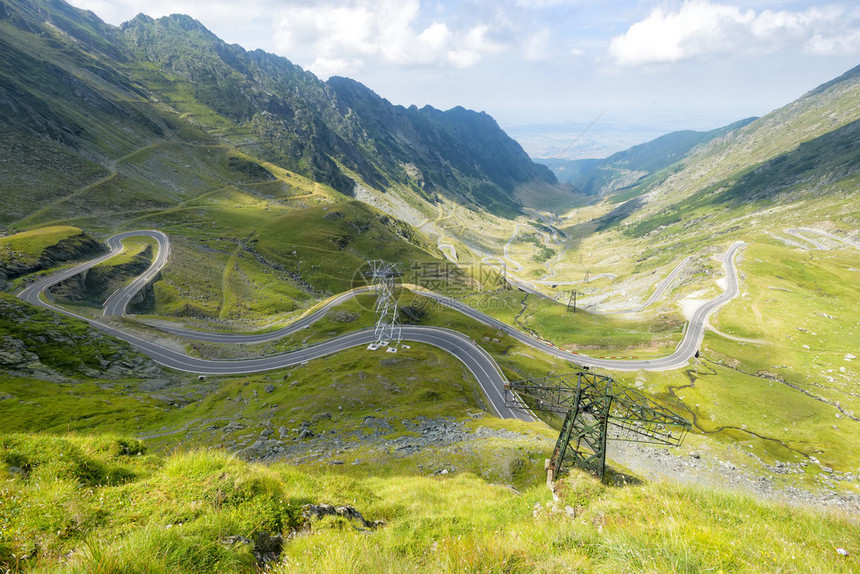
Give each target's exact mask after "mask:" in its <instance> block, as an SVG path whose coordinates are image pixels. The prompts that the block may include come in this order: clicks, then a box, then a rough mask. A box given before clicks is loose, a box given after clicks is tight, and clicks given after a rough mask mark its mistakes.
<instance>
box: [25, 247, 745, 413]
mask: <svg viewBox="0 0 860 574" xmlns="http://www.w3.org/2000/svg"><path fill="white" fill-rule="evenodd" d="M138 235H144V236H149V237H153V238H155V239H156V241H157V242H158V244H159V251H158V254H157V256H156V259H155V261H154V262H153V264H152V265H151V266H150V267H149V268H148V269H147V271H146V272H145V273H144V274H143V275H141V276H140V277H139V278H137V279H136V280H135V281H134V282H132V283H131V284H129V285H128V286H126V287H124V288H122V289H120V290H119V291H117V293H115V294H114V295H112V296H111V297H110V298H109V299H108V301H107V302H106V303H105V311H104V315H105V316H110V315H122V314H123V313H124V311H125V308H126V306H127V304H128V301H129V300H130V299H131V298H132V297H133V296H134V295H135V293H136V292H137V291H138V290H139V289H141V288H142V287H143V286H144V285H146V283H147V282H148V281H150V280H151V279H152V278H154V277H155V276H156V275H157V274H158V272H159V271H160V270H161V269H162V268H163V267H164V265H166V263H167V259H168V256H169V253H170V242H169V239H168V238H167V236H166V235H165V234H163V233H161V232H159V231H154V230H146V231H130V232H125V233H121V234H118V235H115V236H113V237H111V238H110V239H108V246H109V248H110V252H109V253H107V254H105V255H103V256H101V257H98V258H96V259H94V260H92V261H89V262H87V263H84V264H81V265H77V266H75V267H73V268H70V269H67V270H64V271H60V272H58V273H56V274H53V275H51V276H49V277H46V278H43V279H41V280H39V281H37V282H35V283H33V284H32V285H30V286H28V287H27V288H26V289H24V290H23V291H22V292H21V293H20V294H19V295H18V297H19V298H21V299H23V300H24V301H27V302H28V303H32V304H34V305H39V306H42V307H45V308H49V309H52V310H54V311H56V312H59V313H63V314H65V315H69V316H72V317H76V318H78V319H82V320H84V321H87V322H88V323H90V324H91V325H92V326H93V327H95V328H97V329H99V330H101V331H104V332H106V333H108V334H111V335H113V336H115V337H117V338H120V339H123V340H125V341H127V342H129V343H130V344H132V345H133V346H135V347H136V348H137V349H139V350H140V351H141V352H143V353H145V354H146V355H148V356H149V357H151V358H152V359H153V360H154V361H156V362H158V363H160V364H162V365H164V366H166V367H170V368H173V369H177V370H180V371H186V372H192V373H200V374H213V375H214V374H246V373H255V372H261V371H267V370H273V369H280V368H284V367H289V366H293V365H297V364H301V363H304V362H306V361H310V360H312V359H316V358H319V357H325V356H328V355H331V354H334V353H337V352H339V351H343V350H345V349H349V348H352V347H356V346H362V345H368V344H370V343H372V342H373V340H374V337H373V330H372V329H365V330H361V331H355V332H352V333H348V334H346V335H342V336H340V337H337V338H335V339H332V340H329V341H325V342H323V343H319V344H317V345H312V346H310V347H305V348H303V349H299V350H296V351H291V352H289V353H284V354H281V355H275V356H268V357H257V358H251V359H242V360H210V359H201V358H198V357H192V356H190V355H187V354H185V353H182V352H179V351H175V350H172V349H168V348H166V347H163V346H161V345H158V344H157V343H155V342H153V341H150V340H148V339H145V338H143V337H140V336H138V335H135V334H132V333H129V332H127V331H124V330H120V329H119V328H116V327H114V326H110V325H106V324H104V323H101V322H98V321H95V320H92V319H89V318H86V317H82V316H80V315H77V314H75V313H71V312H69V311H66V310H64V309H61V308H59V307H57V306H54V305H51V304H50V303H48V302H46V301H43V300H42V299H41V297H40V294H41V293H42V292H43V291H44V290H46V289H47V288H49V287H50V286H51V285H54V284H56V283H59V282H60V281H63V280H65V279H68V278H69V277H72V276H74V275H76V274H78V273H80V272H82V271H84V270H86V269H89V268H91V267H93V266H95V265H97V264H99V263H101V262H102V261H105V260H107V259H109V258H111V257H113V256H114V255H117V254H118V253H119V252H120V251H121V250H122V245H121V243H122V240H123V239H125V238H128V237H132V236H138ZM742 245H744V244H743V243H736V244H734V245H732V246H731V248H729V250H728V251H727V252H726V254H725V256H724V260H723V264H724V266H725V268H726V274H727V288H726V290H725V292H724V293H722V294H721V295H720V296H718V297H716V298H715V299H713V300H711V301H709V302H708V303H706V304H704V305H703V306H702V307H700V308H699V309H698V310H697V311H696V312H695V313H694V315H693V317H692V318H691V320H690V323H689V325H688V328H687V330H686V332H685V335H684V338H683V340H682V341H681V343H680V344H679V345H678V347H677V348H676V350H675V352H674V353H672V354H671V355H669V356H667V357H662V358H658V359H649V360H631V361H623V360H612V359H598V358H593V357H589V356H587V355H581V354H576V353H571V352H569V351H564V350H561V349H558V348H557V347H555V346H553V345H551V344H549V343H547V342H544V341H540V340H538V339H535V338H534V337H532V336H530V335H528V334H526V333H523V332H521V331H519V330H517V329H515V328H514V327H511V326H510V325H507V324H505V323H503V322H501V321H499V320H498V319H494V318H493V317H490V316H489V315H486V314H485V313H483V312H481V311H479V310H477V309H473V308H471V307H469V306H468V305H465V304H463V303H461V302H460V301H457V300H455V299H451V298H449V297H446V296H444V295H440V294H438V293H434V292H431V291H424V290H420V291H419V292H420V293H421V294H422V295H425V296H427V297H429V298H431V299H433V300H435V301H437V302H438V303H439V304H441V305H445V306H447V307H450V308H452V309H456V310H458V311H460V312H462V313H464V314H465V315H468V316H470V317H472V318H474V319H476V320H478V321H480V322H482V323H484V324H486V325H489V326H492V327H494V328H496V329H498V330H500V331H503V332H505V333H507V334H509V335H510V336H512V337H514V338H515V339H517V340H519V341H521V342H522V343H524V344H527V345H529V346H531V347H533V348H535V349H538V350H540V351H543V352H545V353H548V354H550V355H553V356H556V357H559V358H562V359H565V360H569V361H572V362H575V363H578V364H580V365H583V366H590V367H602V368H606V369H615V370H640V369H646V370H667V369H674V368H678V367H680V366H682V365H684V364H685V363H686V362H687V361H688V360H689V359H690V358H691V357H693V355H695V353H696V351H697V350H698V348H699V345H700V344H701V341H702V337H703V336H704V328H705V322H706V320H707V318H708V316H709V315H710V314H711V313H712V312H713V311H714V309H716V308H717V307H719V306H720V305H722V304H723V303H725V302H726V301H728V300H729V299H731V298H732V297H734V296H736V295H737V293H738V283H737V275H736V273H735V268H734V263H733V260H734V256H735V254H736V253H737V251H738V249H739V248H740V247H741V246H742ZM361 291H363V290H355V291H349V292H346V293H343V294H341V295H339V296H338V297H336V298H335V299H333V300H332V301H330V302H328V303H327V304H326V305H324V306H323V307H321V308H320V309H319V310H317V311H315V312H314V313H311V314H309V315H307V316H306V317H303V318H302V319H300V320H299V321H297V322H296V323H294V324H292V325H290V326H289V327H286V328H284V329H281V330H279V331H275V332H272V333H264V334H260V335H241V334H228V333H206V332H202V331H192V330H189V329H183V328H179V327H176V328H173V327H170V328H166V329H165V330H167V331H168V332H170V333H173V334H178V335H181V336H186V337H190V338H194V339H198V340H206V341H213V342H221V343H251V342H262V341H269V340H273V339H275V338H278V337H281V336H284V335H285V334H289V333H292V332H295V331H297V330H299V329H303V328H305V327H307V326H308V325H310V324H311V323H313V322H314V321H315V320H317V319H319V318H320V317H322V316H323V315H324V314H325V313H326V312H327V311H328V309H330V308H331V307H332V306H334V305H337V304H338V303H340V302H342V301H344V300H346V299H347V298H349V297H353V296H354V295H355V294H356V293H357V292H361ZM402 335H403V340H404V341H413V342H418V343H425V344H428V345H433V346H435V347H438V348H440V349H443V350H445V351H447V352H448V353H451V354H452V355H453V356H454V357H456V358H457V359H459V360H460V361H461V362H462V363H463V364H464V365H466V367H467V368H468V369H469V370H470V371H471V372H472V374H473V375H474V376H475V377H476V379H477V380H478V382H479V384H480V385H481V387H482V389H483V390H484V394H485V395H486V396H487V398H488V399H489V401H490V404H491V405H492V408H493V410H494V411H495V413H496V414H497V415H499V416H501V417H504V418H518V419H522V420H533V419H532V417H531V416H529V415H527V414H524V413H521V412H518V411H513V410H511V409H509V408H508V407H507V406H505V401H504V391H503V385H504V383H505V382H506V379H505V377H504V375H503V374H502V372H501V369H500V368H499V366H498V365H497V364H496V362H495V361H494V360H493V358H492V357H491V356H490V355H489V354H488V353H487V352H486V351H484V349H482V348H481V347H480V346H479V345H477V344H476V343H475V342H474V341H472V340H471V339H469V338H468V337H466V336H465V335H463V334H461V333H458V332H455V331H451V330H448V329H442V328H438V327H422V326H411V325H410V326H404V327H403V330H402ZM377 352H383V351H381V350H380V351H377Z"/></svg>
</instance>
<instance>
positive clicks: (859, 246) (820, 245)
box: [785, 227, 860, 251]
mask: <svg viewBox="0 0 860 574" xmlns="http://www.w3.org/2000/svg"><path fill="white" fill-rule="evenodd" d="M785 231H786V233H788V234H789V235H794V236H795V237H797V238H799V239H803V240H804V241H807V242H809V243H811V244H813V245H815V246H816V247H817V248H818V249H822V250H825V251H826V250H828V249H830V248H829V247H828V246H826V245H824V244H823V243H821V242H820V241H816V240H814V239H810V238H809V237H804V236H803V235H800V233H812V234H814V235H820V236H821V237H827V238H828V239H833V240H834V241H839V242H840V243H845V244H847V245H850V246H851V247H855V248H857V249H860V243H857V242H855V241H851V240H850V239H845V238H844V237H839V236H838V235H833V234H832V233H828V232H826V231H821V230H818V229H811V228H809V227H798V228H793V229H786V230H785Z"/></svg>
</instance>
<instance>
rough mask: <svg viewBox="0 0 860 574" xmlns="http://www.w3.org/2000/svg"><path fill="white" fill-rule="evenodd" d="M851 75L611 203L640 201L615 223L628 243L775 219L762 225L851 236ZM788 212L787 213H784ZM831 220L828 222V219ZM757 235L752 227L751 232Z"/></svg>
mask: <svg viewBox="0 0 860 574" xmlns="http://www.w3.org/2000/svg"><path fill="white" fill-rule="evenodd" d="M858 121H860V66H857V67H855V68H853V69H851V70H849V71H847V72H846V73H844V74H843V75H842V76H840V77H838V78H836V79H834V80H832V81H830V82H827V83H826V84H823V85H822V86H819V87H818V88H815V89H814V90H811V91H810V92H808V93H806V94H804V95H803V96H801V97H800V98H798V99H797V100H795V101H794V102H791V103H790V104H788V105H786V106H783V107H782V108H779V109H777V110H774V111H773V112H771V113H769V114H767V115H765V116H763V117H761V118H759V119H757V120H754V121H752V122H751V123H749V124H747V125H745V126H743V127H740V128H738V129H735V130H732V131H729V132H727V133H725V134H723V135H722V136H719V137H715V138H713V139H711V140H710V141H709V142H707V143H704V144H702V145H699V146H698V147H696V148H694V149H693V150H692V151H691V152H690V153H688V154H687V155H686V156H685V157H683V158H682V159H681V160H680V161H678V162H675V163H673V164H671V165H669V166H668V167H666V168H664V169H662V170H660V171H656V172H654V173H652V174H651V175H649V176H647V177H645V178H643V179H642V180H640V181H639V182H637V183H636V184H635V185H633V186H631V187H630V188H629V189H627V190H625V191H624V192H623V193H620V194H618V195H617V196H616V197H615V198H614V199H613V200H614V201H616V202H621V201H624V200H626V199H629V198H631V197H637V196H641V197H640V198H639V201H640V202H641V205H640V207H639V208H637V209H636V210H631V211H630V217H629V218H627V217H625V218H621V219H619V222H620V221H622V220H623V223H620V225H621V228H622V229H623V230H624V231H625V233H628V234H632V235H635V236H642V235H645V234H648V233H650V232H652V231H654V230H655V229H658V228H663V227H666V226H670V225H674V224H676V223H677V224H680V225H685V226H687V227H690V226H691V225H692V223H691V222H695V224H696V227H695V228H696V229H698V230H699V233H700V234H701V235H703V236H705V235H709V234H712V233H713V231H714V226H715V225H720V226H725V227H726V228H729V227H736V228H737V227H738V225H739V219H738V218H739V217H741V216H747V215H749V216H750V217H751V218H755V217H756V214H759V213H762V212H766V211H768V210H777V211H779V213H780V218H779V219H773V218H770V219H768V222H769V223H770V224H772V225H773V224H776V225H780V224H782V222H785V223H786V224H792V223H793V224H797V222H798V218H797V217H796V216H798V215H802V218H801V220H803V221H807V222H809V221H815V219H816V218H820V219H822V220H831V221H833V222H836V221H837V220H838V221H839V222H841V223H843V224H845V225H848V226H849V227H854V228H856V225H857V221H858V219H857V216H858V204H857V202H856V197H857V189H858V188H857V182H858V179H860V139H858V127H857V122H858ZM788 206H794V208H793V209H792V210H786V209H785V208H787V207H788ZM834 217H835V218H836V219H834ZM759 225H760V224H759Z"/></svg>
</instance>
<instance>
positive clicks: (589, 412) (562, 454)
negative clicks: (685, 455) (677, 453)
mask: <svg viewBox="0 0 860 574" xmlns="http://www.w3.org/2000/svg"><path fill="white" fill-rule="evenodd" d="M523 400H525V401H527V403H528V406H526V403H524V402H523ZM505 403H506V404H507V405H508V407H510V408H512V409H518V410H528V409H529V408H531V410H533V411H544V412H550V413H557V414H563V415H565V418H564V422H563V423H562V425H561V432H560V433H559V435H558V440H557V441H556V444H555V449H554V450H553V452H552V458H551V459H549V460H548V461H547V465H546V467H547V471H548V472H550V473H551V475H550V480H554V479H555V478H556V477H557V476H558V475H559V474H560V473H561V472H562V470H563V468H562V467H563V465H565V463H567V465H568V467H570V466H574V465H577V466H581V467H583V468H585V469H586V470H588V471H590V472H591V473H592V474H595V475H596V476H598V477H600V479H601V480H602V479H603V475H604V471H605V470H606V441H607V439H609V438H612V439H613V440H625V441H633V442H644V443H651V444H663V445H671V446H678V445H680V444H681V442H682V441H683V440H684V436H685V435H686V434H687V431H689V430H690V428H692V425H691V424H690V422H689V421H688V420H686V419H685V418H683V417H681V416H679V415H677V414H675V413H673V412H672V411H670V410H669V409H667V408H665V407H663V406H661V405H658V404H657V403H655V402H654V401H652V400H651V399H649V398H648V397H646V396H645V395H644V394H642V393H640V392H639V391H636V390H634V389H631V388H629V387H625V386H624V385H620V384H618V383H617V382H615V381H614V380H613V379H612V378H610V377H606V376H603V375H597V374H594V373H588V372H582V371H581V372H576V373H571V374H567V375H557V376H553V377H544V378H541V379H528V380H525V381H517V382H513V383H507V384H505ZM610 434H612V436H611V437H610Z"/></svg>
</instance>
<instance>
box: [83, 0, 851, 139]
mask: <svg viewBox="0 0 860 574" xmlns="http://www.w3.org/2000/svg"><path fill="white" fill-rule="evenodd" d="M71 3H72V4H74V5H76V6H78V7H81V8H86V9H90V10H92V11H93V12H95V13H96V14H97V15H99V16H100V17H101V18H102V19H103V20H105V21H107V22H109V23H111V24H120V23H121V22H123V21H126V20H128V19H130V18H132V17H133V16H134V15H135V14H137V13H139V12H143V13H146V14H149V15H150V16H153V17H158V16H163V15H166V14H171V13H185V14H189V15H191V16H193V17H194V18H196V19H198V20H200V21H201V22H202V23H203V24H204V25H205V26H206V27H208V28H209V29H210V30H212V31H213V32H214V33H215V34H217V35H218V36H220V37H221V38H222V39H224V40H225V41H227V42H230V43H237V44H240V45H242V46H243V47H245V48H246V49H249V50H250V49H255V48H261V49H263V50H266V51H268V52H273V53H276V54H279V55H281V56H284V57H286V58H289V59H290V60H291V61H293V62H294V63H296V64H299V65H300V66H302V67H304V68H306V69H310V70H311V71H312V72H314V73H315V74H317V75H318V76H319V77H320V78H322V79H327V78H328V77H329V76H330V75H342V76H348V77H351V78H354V79H356V80H358V81H360V82H362V83H364V84H365V85H367V86H368V87H370V88H371V89H373V90H374V91H375V92H377V93H378V94H380V95H381V96H383V97H385V98H387V99H388V100H390V101H391V102H393V103H395V104H402V105H410V104H416V105H419V106H422V105H424V104H430V105H432V106H435V107H437V108H441V109H447V108H450V107H453V106H455V105H462V106H464V107H467V108H471V109H475V110H481V111H486V112H487V113H489V114H491V115H492V116H493V117H495V118H496V119H497V121H498V122H499V123H500V124H501V125H502V127H505V128H506V129H510V130H511V131H512V133H515V134H517V133H518V134H520V137H523V138H525V139H526V140H528V139H529V138H530V137H531V136H536V135H540V133H541V131H542V130H543V131H547V132H551V131H553V130H552V129H550V128H547V127H540V126H550V125H551V126H560V125H564V126H569V127H570V130H568V131H570V132H571V133H573V132H575V131H576V130H577V129H579V128H578V127H577V126H583V127H584V126H586V125H588V124H589V123H590V122H591V121H592V120H593V119H595V118H597V117H598V116H599V120H598V122H596V123H595V124H594V126H593V127H592V130H593V131H594V133H603V132H608V131H613V130H615V131H616V132H617V130H618V129H620V128H621V127H623V126H628V127H629V128H631V130H633V131H629V130H628V136H627V139H628V140H629V139H630V138H631V137H632V138H633V139H636V137H640V136H631V135H630V134H632V133H633V132H634V131H635V132H636V133H640V134H642V135H641V137H642V138H645V137H646V136H645V135H644V134H646V133H647V134H652V135H651V136H650V137H653V135H659V134H660V133H665V132H668V131H671V130H674V129H682V128H691V129H709V128H714V127H719V126H721V125H724V124H726V123H729V122H731V121H734V120H737V119H741V118H744V117H748V116H752V115H762V114H764V113H767V112H768V111H771V110H773V109H775V108H777V107H779V106H781V105H783V104H786V103H788V102H790V101H792V100H794V99H795V98H797V97H798V96H800V95H801V94H803V93H804V92H806V91H808V90H810V89H812V88H814V87H815V86H817V85H819V84H821V83H823V82H825V81H828V80H830V79H832V78H834V77H836V76H838V75H839V74H841V73H843V72H845V71H847V70H848V69H850V68H852V67H853V66H855V65H856V64H858V63H860V7H858V6H857V5H856V2H851V1H839V0H837V1H835V2H832V3H831V2H810V1H766V0H753V1H741V0H725V1H717V0H687V1H678V0H666V1H644V0H643V1H635V0H626V1H612V0H609V1H603V2H600V1H584V0H530V1H529V0H493V1H483V0H482V1H477V0H472V1H468V0H467V1H462V2H452V1H431V0H349V1H344V0H244V1H243V2H241V3H237V2H235V0H231V1H228V0H71ZM610 128H611V129H610ZM555 131H558V130H555ZM523 134H524V135H523ZM529 134H531V135H529ZM564 137H569V134H567V135H565V136H564ZM533 139H534V138H532V140H531V141H533ZM621 139H624V138H623V137H622V138H621ZM521 141H523V140H521ZM628 143H629V142H628ZM633 143H636V142H633ZM524 145H526V144H524ZM526 147H527V150H528V151H530V152H534V150H530V149H529V148H528V146H526ZM616 147H617V149H622V148H623V147H627V146H626V145H621V144H620V143H619V144H618V145H617V146H616ZM604 151H605V150H604ZM583 153H585V152H583ZM586 155H588V154H586ZM592 155H601V154H592Z"/></svg>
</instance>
